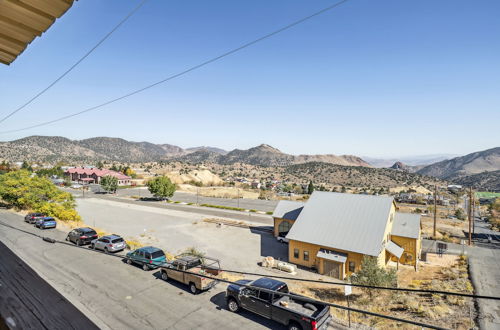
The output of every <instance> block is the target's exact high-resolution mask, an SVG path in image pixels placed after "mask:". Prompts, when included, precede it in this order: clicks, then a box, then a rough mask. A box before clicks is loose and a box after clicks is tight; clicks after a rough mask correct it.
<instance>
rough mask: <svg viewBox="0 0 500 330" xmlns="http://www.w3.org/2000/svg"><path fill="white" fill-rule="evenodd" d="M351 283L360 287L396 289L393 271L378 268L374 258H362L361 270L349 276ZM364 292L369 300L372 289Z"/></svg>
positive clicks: (396, 280)
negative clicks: (360, 285)
mask: <svg viewBox="0 0 500 330" xmlns="http://www.w3.org/2000/svg"><path fill="white" fill-rule="evenodd" d="M351 282H352V283H354V284H362V285H371V286H383V287H396V286H397V283H398V277H397V275H396V270H395V269H390V270H386V269H384V268H382V267H380V266H379V265H378V262H377V258H376V257H371V256H364V257H363V261H362V262H361V269H360V270H359V271H358V272H357V273H355V274H354V275H352V276H351ZM365 290H367V292H368V295H369V296H370V298H371V297H372V289H365Z"/></svg>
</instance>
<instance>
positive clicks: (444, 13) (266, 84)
mask: <svg viewBox="0 0 500 330" xmlns="http://www.w3.org/2000/svg"><path fill="white" fill-rule="evenodd" d="M138 3H139V1H123V0H106V1H98V0H85V1H76V2H75V3H74V5H73V7H72V8H71V9H70V10H69V11H68V12H67V13H66V15H64V16H63V17H62V18H61V19H60V20H58V21H57V22H56V23H55V24H54V25H53V26H52V27H51V28H50V29H49V31H48V32H47V33H45V34H44V35H43V36H42V38H37V39H36V40H35V41H34V42H33V43H32V44H31V45H30V46H29V47H28V49H27V50H26V51H25V52H24V53H23V54H21V56H20V57H19V58H18V59H17V60H16V61H15V62H14V63H13V64H11V65H10V66H1V67H0V115H2V116H3V115H5V114H7V113H9V112H10V111H12V110H13V109H15V108H17V107H18V106H19V105H21V104H22V103H24V102H25V101H26V100H27V99H28V98H29V97H31V96H33V95H34V94H35V93H36V92H38V91H39V90H41V89H42V88H44V87H45V86H46V85H47V84H48V83H49V82H51V81H52V80H54V79H55V78H56V77H57V76H58V75H59V74H61V73H62V72H63V71H65V70H66V69H67V68H68V67H69V66H70V65H72V64H73V63H74V62H75V61H76V60H77V59H78V58H79V57H80V56H82V55H83V54H84V53H85V52H86V51H87V50H88V49H90V48H91V47H92V46H93V45H94V44H95V43H96V42H97V41H98V40H99V39H100V38H101V37H102V36H103V35H104V34H105V33H107V32H108V31H109V30H110V29H111V28H112V27H113V26H114V25H115V24H116V23H117V22H118V21H120V20H121V19H122V18H123V17H124V16H125V15H126V14H127V13H128V12H129V11H130V10H131V9H132V8H133V7H135V6H136V5H137V4H138ZM332 3H333V1H323V0H317V1H305V0H303V1H297V0H279V1H278V0H273V1H268V0H266V1H264V0H253V1H234V0H233V1H229V0H228V1H217V0H214V1H206V0H198V1H194V0H193V1H163V0H162V1H160V0H149V1H148V2H147V3H146V4H145V5H144V6H143V7H142V8H141V9H140V11H139V12H137V13H136V15H135V16H133V17H132V18H131V19H130V20H129V21H128V22H126V23H125V25H123V26H122V27H121V28H120V29H119V30H118V31H117V32H115V34H114V35H113V36H112V37H111V38H110V39H108V40H107V41H106V42H105V43H104V44H103V45H102V46H101V47H100V48H98V49H97V50H96V51H95V52H94V53H93V54H92V55H91V56H90V57H88V58H87V59H86V60H85V61H84V62H83V63H81V64H80V65H79V66H78V67H77V68H76V69H75V70H74V71H73V72H71V73H70V74H69V75H68V76H67V77H65V78H64V80H62V81H61V82H60V83H58V84H57V85H56V86H55V87H53V88H52V89H51V90H50V91H49V92H47V93H46V94H45V95H43V96H42V97H41V98H39V99H38V100H36V101H35V102H34V103H33V104H31V105H30V106H28V107H27V108H26V109H24V110H22V111H21V112H19V113H17V114H16V115H15V116H13V117H12V118H10V119H9V120H8V121H5V122H4V123H2V124H0V131H1V130H8V129H15V128H20V127H24V126H28V125H31V124H36V123H38V122H40V121H45V120H49V119H53V118H56V117H59V116H62V115H65V114H69V113H71V112H76V111H79V110H82V109H85V108H87V107H90V106H93V105H97V104H99V103H101V102H104V101H106V100H108V99H110V98H114V97H117V96H120V95H122V94H124V93H127V92H129V91H132V90H134V89H137V88H140V87H142V86H144V85H147V84H150V83H152V82H155V81H157V80H160V79H163V78H165V77H167V76H169V75H171V74H174V73H176V72H179V71H182V70H184V69H186V68H188V67H190V66H192V65H195V64H198V63H200V62H202V61H204V60H207V59H209V58H211V57H213V56H216V55H219V54H221V53H223V52H225V51H228V50H230V49H232V48H234V47H237V46H239V45H241V44H243V43H245V42H247V41H250V40H252V39H254V38H256V37H259V36H261V35H263V34H266V33H268V32H270V31H273V30H275V29H277V28H279V27H281V26H283V25H286V24H288V23H290V22H292V21H294V20H296V19H298V18H301V17H303V16H306V15H308V14H310V13H312V12H314V11H317V10H319V9H321V8H322V7H326V6H328V5H330V4H332ZM499 14H500V1H498V0H490V1H470V0H469V1H465V0H440V1H436V0H420V1H401V0H392V1H388V0H378V1H372V0H351V1H349V2H347V3H346V4H344V5H342V6H340V7H338V8H337V9H334V10H332V11H330V12H328V13H326V14H323V15H321V16H320V17H316V18H314V19H312V20H310V21H308V22H306V23H304V24H301V25H299V26H296V27H294V28H292V29H290V30H288V31H286V32H284V33H281V34H279V35H276V36H274V37H272V38H271V39H268V40H265V41H263V42H261V43H259V44H257V45H255V46H252V47H251V48H248V49H246V50H243V51H242V52H239V53H237V54H235V55H232V56H230V57H227V58H225V59H223V60H221V61H219V62H217V63H214V64H211V65H210V66H207V67H204V68H202V69H200V70H197V71H195V72H192V73H189V74H188V75H185V76H183V77H181V78H179V79H176V80H173V81H171V82H168V83H166V84H164V85H161V86H158V87H155V88H153V89H150V90H148V91H146V92H144V93H142V94H140V95H136V96H133V97H131V98H129V99H126V100H124V101H120V102H117V103H115V104H112V105H110V106H107V107H105V108H102V109H101V110H99V111H96V112H90V113H87V114H84V115H82V116H79V117H75V118H72V119H70V120H67V121H64V122H59V123H56V124H52V125H48V126H45V127H42V128H37V129H33V130H31V131H24V132H20V133H15V134H1V135H0V140H2V141H6V140H12V139H16V138H20V137H23V136H28V135H35V134H37V135H61V136H65V137H68V138H72V139H82V138H87V137H93V136H113V137H122V138H125V139H128V140H133V141H150V142H155V143H171V144H176V145H179V146H182V147H189V146H198V145H211V146H217V147H221V148H225V149H233V148H248V147H252V146H255V145H258V144H260V143H267V144H270V145H273V146H275V147H277V148H279V149H281V150H282V151H284V152H288V153H293V154H299V153H309V154H312V153H334V154H355V155H366V156H384V157H391V156H403V155H418V154H437V153H453V154H465V153H469V152H473V151H477V150H482V149H487V148H491V147H496V146H499V145H500V20H499V19H498V17H499Z"/></svg>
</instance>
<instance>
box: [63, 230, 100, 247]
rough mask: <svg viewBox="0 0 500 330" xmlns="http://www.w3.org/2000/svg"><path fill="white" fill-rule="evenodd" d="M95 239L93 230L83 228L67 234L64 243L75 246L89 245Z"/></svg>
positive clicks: (95, 235)
mask: <svg viewBox="0 0 500 330" xmlns="http://www.w3.org/2000/svg"><path fill="white" fill-rule="evenodd" d="M96 238H97V233H96V231H95V230H94V229H92V228H89V227H85V228H76V229H73V230H72V231H70V232H69V233H68V236H66V241H68V242H73V243H75V244H76V245H78V246H80V245H85V244H89V243H90V242H91V241H92V240H94V239H96Z"/></svg>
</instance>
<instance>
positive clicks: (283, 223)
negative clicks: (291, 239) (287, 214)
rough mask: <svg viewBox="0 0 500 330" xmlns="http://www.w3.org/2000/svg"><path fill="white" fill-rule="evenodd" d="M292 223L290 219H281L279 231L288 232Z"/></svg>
mask: <svg viewBox="0 0 500 330" xmlns="http://www.w3.org/2000/svg"><path fill="white" fill-rule="evenodd" d="M291 227H292V225H291V224H290V223H289V222H288V221H281V222H280V224H279V226H278V232H280V233H288V232H289V231H290V228H291Z"/></svg>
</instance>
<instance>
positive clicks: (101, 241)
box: [90, 234, 126, 253]
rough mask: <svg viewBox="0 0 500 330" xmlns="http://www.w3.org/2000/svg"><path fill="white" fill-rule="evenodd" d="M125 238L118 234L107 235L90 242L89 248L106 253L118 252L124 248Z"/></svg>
mask: <svg viewBox="0 0 500 330" xmlns="http://www.w3.org/2000/svg"><path fill="white" fill-rule="evenodd" d="M125 246H126V244H125V240H124V239H123V238H121V237H120V236H118V235H115V234H113V235H107V236H103V237H101V238H98V239H94V240H92V241H91V242H90V248H91V249H94V250H102V251H104V252H106V253H109V252H118V251H122V250H124V249H125Z"/></svg>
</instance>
